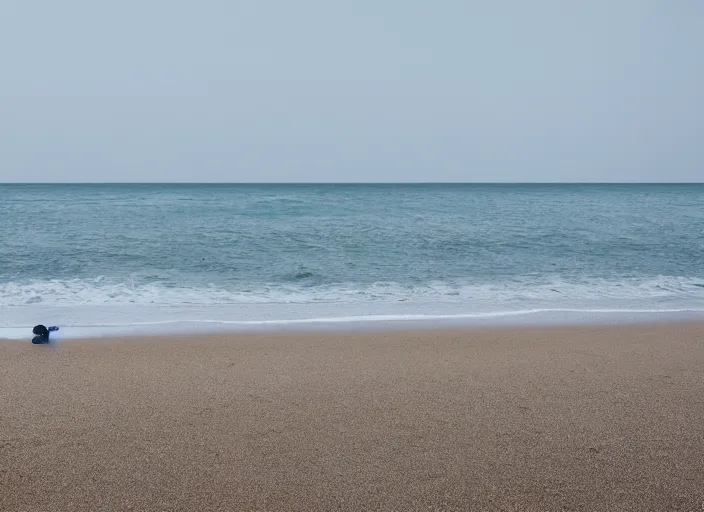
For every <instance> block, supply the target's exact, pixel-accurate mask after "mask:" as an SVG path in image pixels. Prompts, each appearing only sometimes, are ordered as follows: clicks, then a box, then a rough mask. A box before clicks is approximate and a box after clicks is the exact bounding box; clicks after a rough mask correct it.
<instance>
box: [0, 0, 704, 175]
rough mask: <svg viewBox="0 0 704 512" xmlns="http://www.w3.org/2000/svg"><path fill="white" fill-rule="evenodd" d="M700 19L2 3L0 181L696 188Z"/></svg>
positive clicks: (541, 1) (642, 10)
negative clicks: (677, 184) (652, 184)
mask: <svg viewBox="0 0 704 512" xmlns="http://www.w3.org/2000/svg"><path fill="white" fill-rule="evenodd" d="M702 27H704V2H701V1H699V0H674V1H673V0H610V1H606V0H583V1H574V2H566V1H564V0H553V1H547V0H536V1H530V2H529V1H523V0H520V1H519V0H514V1H508V0H504V1H501V0H497V1H493V2H475V1H469V0H439V1H437V2H430V1H427V0H424V1H418V0H403V1H401V0H386V1H384V0H381V1H379V0H376V1H371V0H357V1H352V2H333V1H330V0H298V1H283V0H280V1H278V2H273V1H269V0H256V1H254V0H252V1H235V0H220V1H216V0H204V1H201V2H192V1H189V2H186V1H183V0H170V1H165V0H151V1H146V2H137V1H135V0H122V1H120V2H96V1H95V0H82V1H81V0H64V1H60V2H59V1H56V2H53V1H48V0H45V1H34V0H3V1H2V2H1V3H0V48H1V50H0V52H1V55H2V59H0V65H1V66H2V68H1V69H0V73H1V75H0V76H1V77H2V78H1V79H0V181H51V182H61V181H227V182H251V181H255V182H266V181H276V182H288V181H305V182H336V181H345V182H349V181H387V182H395V181H492V182H495V181H522V182H523V181H703V180H704V66H703V65H702V62H703V60H702V59H703V58H704V57H702V55H704V30H702Z"/></svg>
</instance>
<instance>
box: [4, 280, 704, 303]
mask: <svg viewBox="0 0 704 512" xmlns="http://www.w3.org/2000/svg"><path fill="white" fill-rule="evenodd" d="M609 299H658V300H667V299H674V300H678V299H681V300H688V299H691V300H693V301H699V300H704V278H699V277H682V276H657V277H650V278H627V279H614V280H609V279H604V278H583V279H565V278H562V277H558V276H551V277H541V278H531V277H517V278H514V279H511V280H507V281H501V282H496V283H472V282H470V281H468V280H455V281H446V282H440V281H431V282H428V283H421V284H407V283H396V282H375V283H370V284H358V283H337V284H330V285H321V286H303V285H299V284H280V283H279V284H259V285H241V286H232V287H230V288H226V287H222V286H216V285H214V284H210V285H209V286H200V287H188V286H183V287H173V286H164V285H161V284H155V283H140V284H137V283H135V281H133V280H127V281H122V282H116V281H112V280H107V279H105V278H102V277H98V278H95V279H92V280H80V279H74V280H48V281H29V282H7V283H0V307H4V306H5V307H6V306H25V305H32V304H34V305H43V306H59V305H70V306H77V305H107V304H112V305H128V304H162V305H222V304H310V303H375V302H403V301H409V302H414V301H425V300H442V301H443V302H450V303H470V304H471V303H472V302H475V301H482V302H489V303H497V304H501V303H520V302H531V301H547V302H554V303H555V304H561V303H563V302H564V301H575V300H582V301H592V302H598V301H602V300H609Z"/></svg>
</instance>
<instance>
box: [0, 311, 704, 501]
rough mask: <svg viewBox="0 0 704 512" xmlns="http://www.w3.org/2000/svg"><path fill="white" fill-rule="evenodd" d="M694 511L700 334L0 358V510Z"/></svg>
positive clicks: (241, 345)
mask: <svg viewBox="0 0 704 512" xmlns="http://www.w3.org/2000/svg"><path fill="white" fill-rule="evenodd" d="M338 509H339V510H535V511H538V510H613V511H617V510H619V511H620V510H638V511H643V510H691V511H694V510H704V325H702V324H696V323H677V324H657V325H638V326H581V327H569V328H567V327H559V328H558V327H552V328H527V329H516V328H512V329H498V328H497V329H481V330H471V329H467V330H452V331H448V330H434V331H433V330H427V331H403V332H401V331H398V332H386V333H384V332H316V333H303V332H295V333H288V334H282V333H278V334H277V333H260V334H222V335H209V336H184V337H180V338H172V339H163V338H162V339H159V338H149V339H137V338H133V339H130V338H124V339H115V340H107V339H101V340H92V341H91V340H84V341H63V342H60V343H59V344H58V345H56V346H53V347H47V346H33V345H31V344H30V343H29V341H27V342H18V341H2V342H0V510H2V511H34V510H42V511H50V510H71V511H81V510H338Z"/></svg>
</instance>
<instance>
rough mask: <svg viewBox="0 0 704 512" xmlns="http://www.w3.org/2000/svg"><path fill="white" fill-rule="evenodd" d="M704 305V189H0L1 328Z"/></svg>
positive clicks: (206, 324) (110, 328)
mask: <svg viewBox="0 0 704 512" xmlns="http://www.w3.org/2000/svg"><path fill="white" fill-rule="evenodd" d="M701 311H704V185H691V184H689V185H450V184H447V185H127V184H125V185H123V184H120V185H0V312H1V313H0V336H2V335H5V336H15V335H19V333H22V335H23V336H25V335H26V331H27V327H30V326H31V325H33V324H34V323H38V322H46V323H57V324H59V325H61V326H62V332H66V333H69V335H70V334H71V333H72V332H73V333H74V334H76V335H80V334H81V333H82V334H91V335H92V334H96V333H109V332H114V331H116V330H123V331H124V330H126V329H132V330H139V329H141V330H149V329H151V330H163V329H171V330H178V329H184V328H193V329H204V328H208V329H214V328H221V327H233V328H234V327H238V326H257V325H286V324H287V323H297V322H298V323H305V322H334V321H373V320H387V321H391V320H406V321H408V320H414V319H426V320H432V319H436V320H441V319H456V320H457V319H466V320H471V319H486V318H493V319H500V318H512V317H517V316H521V317H528V316H530V315H546V314H550V315H552V317H553V318H554V317H560V316H562V317H566V316H570V315H571V316H570V318H577V317H583V316H588V315H589V314H601V315H606V314H627V313H631V314H636V313H639V312H640V313H642V314H646V315H648V314H661V313H666V312H691V313H693V314H697V312H701Z"/></svg>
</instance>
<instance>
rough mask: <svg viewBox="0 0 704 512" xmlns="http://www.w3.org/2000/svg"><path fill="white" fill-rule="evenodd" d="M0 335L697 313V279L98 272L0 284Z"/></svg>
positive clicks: (703, 296)
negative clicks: (262, 282)
mask: <svg viewBox="0 0 704 512" xmlns="http://www.w3.org/2000/svg"><path fill="white" fill-rule="evenodd" d="M0 304H2V305H3V316H2V317H1V318H0V337H11V338H24V337H27V335H28V333H29V332H30V328H31V326H32V325H34V324H36V323H45V324H58V325H60V326H61V327H62V330H61V334H62V336H64V337H69V338H71V337H84V336H90V337H93V336H110V335H121V334H143V333H145V334H149V333H153V334H158V333H177V332H186V331H199V332H203V331H218V330H232V329H235V330H237V329H240V330H241V329H261V328H296V327H302V328H316V327H317V326H335V325H356V326H362V325H377V326H378V325H379V324H381V323H383V322H386V323H388V324H390V325H391V324H407V323H414V324H422V323H426V324H431V323H432V324H437V323H445V324H449V323H462V324H467V323H473V324H478V323H510V322H514V323H516V322H520V323H534V322H538V323H540V322H549V323H552V322H570V323H573V322H583V321H599V322H603V321H612V320H616V319H628V318H630V319H634V320H652V319H658V318H665V317H668V318H670V317H673V316H674V317H682V316H697V317H699V316H701V314H702V312H704V287H702V286H701V282H700V281H699V280H698V279H693V278H685V277H665V276H663V277H658V278H652V279H647V280H637V279H625V280H620V281H613V282H612V281H607V280H602V279H593V280H583V281H568V280H565V279H560V278H552V279H549V280H545V281H544V282H538V281H536V280H531V279H529V278H525V279H522V280H521V279H516V280H512V281H511V282H505V283H493V284H481V285H472V284H469V283H458V282H454V283H439V282H433V283H427V284H424V285H418V286H405V285H400V284H397V283H374V284H372V285H368V286H366V287H364V286H363V287H357V288H354V287H353V286H352V285H338V286H337V287H333V286H328V287H317V288H314V287H310V288H304V287H300V286H299V287H294V286H287V287H284V286H273V285H272V286H260V287H259V288H252V289H243V290H225V289H221V288H217V287H214V286H211V287H206V288H168V287H162V286H159V285H155V284H148V285H140V286H132V285H131V284H129V283H112V282H109V281H108V280H106V279H95V280H91V281H88V282H86V281H79V280H75V281H48V282H46V283H37V282H33V283H26V284H24V285H20V284H16V283H9V284H5V285H0Z"/></svg>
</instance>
